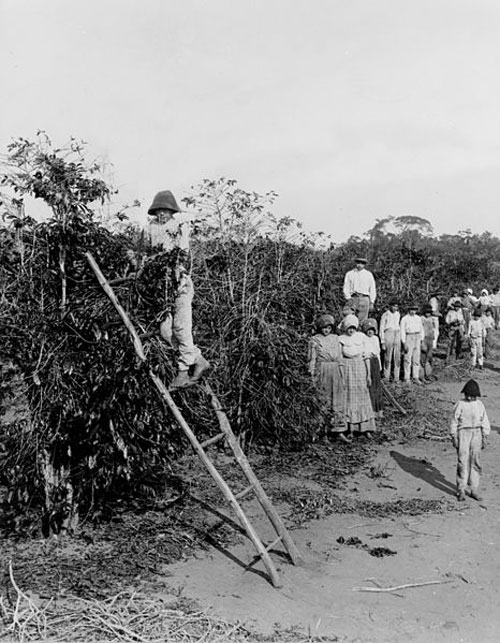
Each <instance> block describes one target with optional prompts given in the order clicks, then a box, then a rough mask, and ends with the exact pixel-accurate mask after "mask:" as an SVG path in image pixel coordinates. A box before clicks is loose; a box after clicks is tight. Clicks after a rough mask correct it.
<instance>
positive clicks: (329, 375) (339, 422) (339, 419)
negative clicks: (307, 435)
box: [309, 315, 347, 441]
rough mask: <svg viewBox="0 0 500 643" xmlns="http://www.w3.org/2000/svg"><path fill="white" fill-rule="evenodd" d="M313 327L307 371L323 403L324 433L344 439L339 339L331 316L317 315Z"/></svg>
mask: <svg viewBox="0 0 500 643" xmlns="http://www.w3.org/2000/svg"><path fill="white" fill-rule="evenodd" d="M315 327H316V334H315V335H313V337H311V339H310V340H309V373H310V375H311V376H312V378H313V380H314V384H315V385H316V387H317V389H318V391H319V393H320V395H321V397H322V399H323V403H324V405H325V411H326V413H327V415H328V428H327V432H333V433H335V434H337V436H338V437H339V438H340V439H341V440H343V441H346V440H347V438H346V436H345V432H346V430H347V427H346V423H345V418H344V379H343V374H342V354H341V351H340V344H339V338H338V336H337V335H336V334H335V333H334V332H333V331H334V328H335V320H334V318H333V317H332V316H331V315H320V316H319V317H318V319H317V320H316V324H315Z"/></svg>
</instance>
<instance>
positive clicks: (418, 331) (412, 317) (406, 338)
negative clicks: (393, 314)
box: [400, 304, 424, 383]
mask: <svg viewBox="0 0 500 643" xmlns="http://www.w3.org/2000/svg"><path fill="white" fill-rule="evenodd" d="M417 310H418V306H417V304H410V306H409V307H408V313H407V314H406V315H405V316H404V317H403V319H402V320H401V325H400V330H401V343H402V345H403V351H404V358H403V363H404V380H405V382H409V381H410V375H411V377H412V379H413V381H414V382H417V383H420V382H421V381H422V380H421V379H420V349H421V344H422V341H423V339H424V326H423V324H422V318H421V317H420V315H417V314H416V313H417Z"/></svg>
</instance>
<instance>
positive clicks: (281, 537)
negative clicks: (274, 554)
mask: <svg viewBox="0 0 500 643" xmlns="http://www.w3.org/2000/svg"><path fill="white" fill-rule="evenodd" d="M282 540H283V536H278V537H277V538H276V540H273V542H272V543H271V544H270V545H267V547H266V551H269V550H270V549H272V548H273V547H274V546H275V545H277V544H278V543H279V542H281V541H282Z"/></svg>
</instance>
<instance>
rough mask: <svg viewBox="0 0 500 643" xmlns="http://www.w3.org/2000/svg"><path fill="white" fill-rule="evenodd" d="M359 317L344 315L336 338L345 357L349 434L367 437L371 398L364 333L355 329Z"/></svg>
mask: <svg viewBox="0 0 500 643" xmlns="http://www.w3.org/2000/svg"><path fill="white" fill-rule="evenodd" d="M358 328H359V320H358V318H357V317H356V316H355V315H347V317H345V318H344V319H343V321H342V335H341V336H340V337H339V342H340V347H341V350H342V357H343V358H344V385H345V415H346V420H347V426H348V429H349V432H350V434H351V435H352V433H353V432H354V431H358V432H359V433H364V434H365V435H366V437H368V438H370V437H371V433H372V431H374V430H375V414H374V411H373V406H372V402H371V399H370V392H369V389H368V387H369V385H370V384H371V373H370V360H369V357H368V355H367V350H366V340H365V338H366V336H365V335H364V334H363V333H360V332H359V331H358Z"/></svg>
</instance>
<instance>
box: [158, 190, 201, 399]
mask: <svg viewBox="0 0 500 643" xmlns="http://www.w3.org/2000/svg"><path fill="white" fill-rule="evenodd" d="M148 215H149V216H150V221H149V226H148V233H149V238H150V241H151V245H152V246H153V248H157V249H158V251H159V254H161V255H162V256H165V258H166V263H167V265H168V267H167V270H166V274H165V289H166V301H167V311H166V317H165V319H164V321H163V322H162V323H161V325H160V333H161V335H162V337H163V338H164V339H165V340H166V341H167V342H172V343H173V344H174V346H176V347H177V350H178V353H179V357H178V362H177V366H178V372H177V375H176V377H175V378H174V380H173V381H172V382H171V384H170V389H171V390H174V389H179V388H185V387H186V386H190V385H192V384H194V383H195V382H197V381H198V380H199V379H200V377H201V376H202V374H203V373H204V372H205V371H206V370H207V368H208V367H209V363H208V361H207V360H206V359H205V358H204V357H203V355H202V354H201V351H200V349H199V348H198V347H197V346H196V345H195V344H194V341H193V332H192V326H193V320H192V301H193V295H194V288H193V281H192V279H191V275H190V274H189V266H190V261H189V229H190V217H189V216H188V215H186V214H185V213H183V212H182V211H181V209H180V208H179V206H178V205H177V201H176V200H175V197H174V195H173V194H172V192H171V191H170V190H163V191H162V192H158V193H157V194H156V196H155V197H154V199H153V203H152V204H151V206H150V208H149V210H148ZM155 256H156V255H155Z"/></svg>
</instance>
